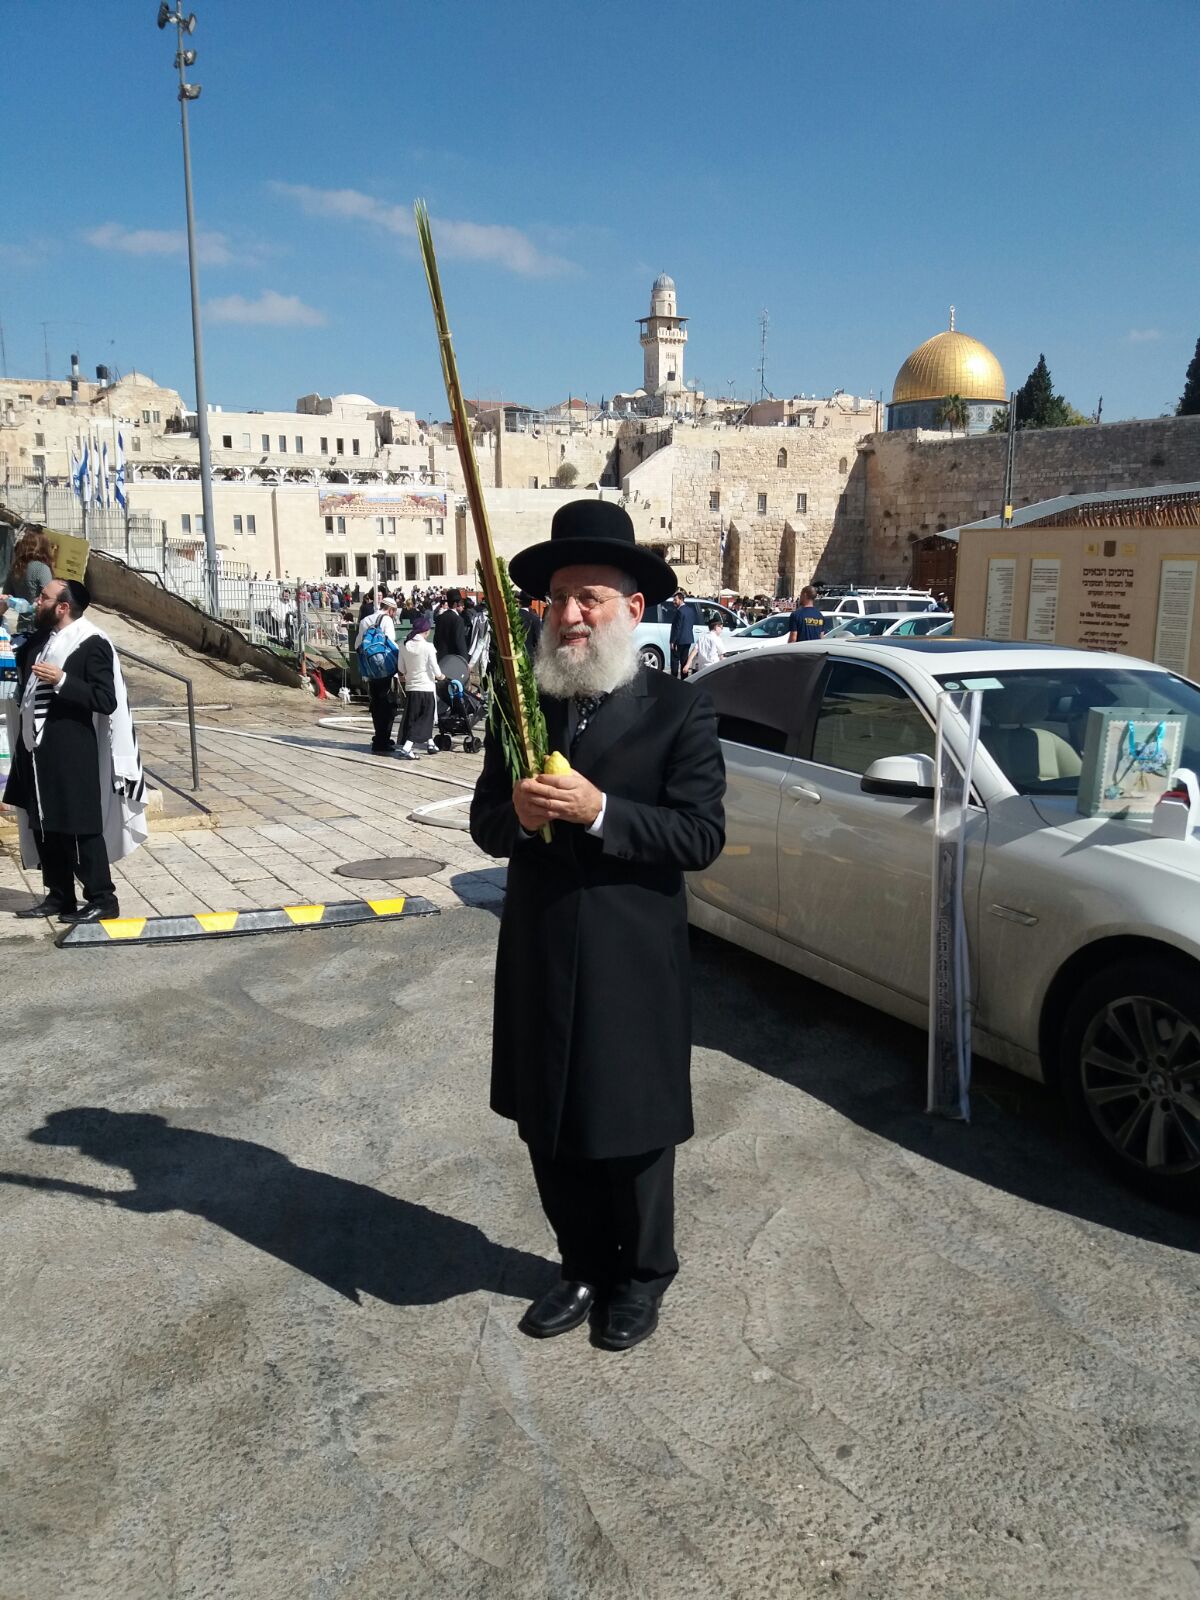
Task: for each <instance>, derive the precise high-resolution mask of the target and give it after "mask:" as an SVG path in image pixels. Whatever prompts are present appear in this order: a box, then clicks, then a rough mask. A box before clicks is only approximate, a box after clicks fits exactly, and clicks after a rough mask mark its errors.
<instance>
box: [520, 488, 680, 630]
mask: <svg viewBox="0 0 1200 1600" xmlns="http://www.w3.org/2000/svg"><path fill="white" fill-rule="evenodd" d="M582 566H587V567H593V566H601V567H617V568H619V569H620V570H621V571H622V572H625V573H628V575H629V576H630V577H631V578H632V579H633V580H634V582H635V583H636V584H637V586H638V589H639V590H640V591H641V593H642V594H643V595H645V597H646V600H647V602H648V603H649V604H650V605H655V604H657V603H658V601H660V600H665V599H666V598H667V596H668V595H670V594H673V593H674V592H675V572H674V569H673V568H672V567H669V566H668V565H667V563H666V562H665V561H664V560H663V558H662V557H661V556H658V555H655V553H654V551H653V550H647V549H646V547H645V545H640V544H638V542H637V535H636V534H635V532H634V528H633V519H632V518H631V517H630V515H629V513H628V512H627V511H625V510H623V509H622V507H620V506H619V505H616V504H614V502H613V501H611V500H571V501H569V502H568V503H567V504H566V505H565V506H559V508H558V510H557V511H556V512H555V513H554V520H553V521H552V522H551V524H550V537H549V539H547V540H545V542H544V543H542V544H534V545H530V547H529V549H528V550H522V551H521V553H520V554H519V555H515V556H514V557H513V558H512V560H511V561H510V562H509V564H508V570H509V572H510V573H511V574H512V580H513V582H514V583H515V584H516V585H517V587H518V588H520V589H528V591H529V593H530V594H548V593H549V590H550V580H551V578H552V577H553V576H554V574H555V573H556V572H557V571H558V569H559V568H560V567H582Z"/></svg>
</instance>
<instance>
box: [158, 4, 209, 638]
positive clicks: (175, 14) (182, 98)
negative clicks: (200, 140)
mask: <svg viewBox="0 0 1200 1600" xmlns="http://www.w3.org/2000/svg"><path fill="white" fill-rule="evenodd" d="M175 7H176V9H175V10H174V11H172V10H171V8H170V6H169V5H168V4H167V0H162V4H161V5H160V6H159V8H158V26H159V27H160V28H165V27H166V26H167V24H168V23H170V22H173V23H174V24H175V33H176V38H177V41H178V49H177V50H176V52H175V66H176V68H177V69H178V72H179V96H178V98H179V125H180V128H181V129H182V131H183V194H184V203H185V205H186V207H187V247H188V277H189V279H190V280H191V289H192V352H193V355H194V358H195V365H196V433H197V437H198V439H199V442H200V499H201V503H202V505H203V507H204V551H205V557H206V563H207V566H208V596H209V609H210V611H211V613H212V615H213V616H214V617H217V616H220V614H221V591H220V580H219V578H218V576H217V526H216V518H215V516H214V515H213V497H212V453H211V451H210V449H209V444H208V405H207V403H206V401H205V397H204V347H203V341H202V339H201V334H200V277H199V273H198V270H197V266H196V214H195V208H194V206H193V204H192V147H191V141H190V139H189V138H188V112H187V108H188V101H189V100H197V99H199V97H200V85H199V84H198V83H188V82H187V81H186V80H185V78H184V75H183V74H184V69H185V67H190V66H192V65H193V63H194V62H195V60H196V52H195V51H194V50H185V49H184V47H183V36H184V34H185V33H186V34H188V35H191V34H193V33H194V32H195V31H196V17H195V14H194V13H190V14H189V15H188V16H186V17H185V16H184V14H183V11H182V9H181V8H180V4H179V0H175Z"/></svg>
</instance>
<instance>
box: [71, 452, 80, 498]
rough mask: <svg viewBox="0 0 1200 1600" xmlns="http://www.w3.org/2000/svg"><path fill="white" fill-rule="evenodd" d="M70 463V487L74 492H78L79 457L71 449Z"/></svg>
mask: <svg viewBox="0 0 1200 1600" xmlns="http://www.w3.org/2000/svg"><path fill="white" fill-rule="evenodd" d="M70 463H71V468H70V476H71V488H72V489H73V490H74V492H75V493H76V494H78V493H79V457H78V456H77V455H76V454H75V451H74V450H72V451H71V452H70Z"/></svg>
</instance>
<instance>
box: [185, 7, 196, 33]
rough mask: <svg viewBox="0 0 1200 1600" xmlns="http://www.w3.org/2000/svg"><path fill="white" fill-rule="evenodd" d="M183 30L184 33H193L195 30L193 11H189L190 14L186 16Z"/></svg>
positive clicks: (194, 14)
mask: <svg viewBox="0 0 1200 1600" xmlns="http://www.w3.org/2000/svg"><path fill="white" fill-rule="evenodd" d="M183 31H184V33H195V31H196V13H195V12H194V11H193V12H192V13H191V15H190V16H189V17H188V19H187V21H186V22H185V23H184V25H183Z"/></svg>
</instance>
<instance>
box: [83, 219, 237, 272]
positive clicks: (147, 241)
mask: <svg viewBox="0 0 1200 1600" xmlns="http://www.w3.org/2000/svg"><path fill="white" fill-rule="evenodd" d="M83 237H84V238H85V239H86V240H87V242H88V244H90V245H94V246H95V247H96V249H97V250H115V251H117V252H119V253H120V254H121V255H126V256H181V255H184V254H185V253H186V251H187V234H186V233H185V232H184V230H183V229H182V228H127V227H125V225H124V224H123V223H120V222H104V223H101V225H100V226H99V227H98V228H89V229H88V231H87V232H86V233H85V234H84V236H83ZM196 255H197V257H198V259H199V261H200V264H201V265H202V266H206V267H227V266H230V265H231V264H232V263H233V262H234V261H236V260H237V259H238V256H237V255H236V253H235V252H234V250H233V247H232V246H231V245H230V243H229V239H228V237H227V236H226V235H225V234H223V233H212V232H203V231H202V232H200V233H198V234H197V235H196Z"/></svg>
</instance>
